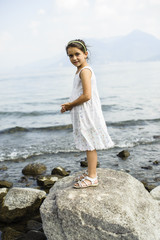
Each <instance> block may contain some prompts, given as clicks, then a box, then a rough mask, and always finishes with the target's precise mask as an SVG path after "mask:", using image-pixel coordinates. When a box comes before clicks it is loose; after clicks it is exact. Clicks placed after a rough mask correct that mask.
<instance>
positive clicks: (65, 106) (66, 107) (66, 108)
mask: <svg viewBox="0 0 160 240" xmlns="http://www.w3.org/2000/svg"><path fill="white" fill-rule="evenodd" d="M61 107H62V108H61V113H63V112H66V111H69V110H72V106H71V103H69V102H68V103H64V104H62V105H61Z"/></svg>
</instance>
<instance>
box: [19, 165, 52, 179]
mask: <svg viewBox="0 0 160 240" xmlns="http://www.w3.org/2000/svg"><path fill="white" fill-rule="evenodd" d="M46 169H47V168H46V166H45V165H44V164H42V163H31V164H28V165H27V166H25V167H24V168H23V170H22V173H23V174H24V175H30V176H37V175H40V174H43V173H44V172H45V171H46Z"/></svg>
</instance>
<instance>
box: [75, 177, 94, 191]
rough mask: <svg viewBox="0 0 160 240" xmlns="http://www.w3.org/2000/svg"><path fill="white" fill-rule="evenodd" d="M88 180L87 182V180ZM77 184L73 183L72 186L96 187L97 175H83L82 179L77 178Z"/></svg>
mask: <svg viewBox="0 0 160 240" xmlns="http://www.w3.org/2000/svg"><path fill="white" fill-rule="evenodd" d="M86 180H88V181H89V182H87V181H86ZM76 184H77V185H74V186H73V187H74V188H77V189H80V188H88V187H97V186H98V177H95V178H90V177H88V176H86V177H84V178H83V179H82V180H79V181H78V182H77V183H76Z"/></svg>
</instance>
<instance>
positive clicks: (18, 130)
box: [0, 124, 72, 134]
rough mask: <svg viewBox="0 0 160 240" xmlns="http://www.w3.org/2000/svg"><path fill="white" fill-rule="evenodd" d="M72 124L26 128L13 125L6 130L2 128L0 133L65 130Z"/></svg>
mask: <svg viewBox="0 0 160 240" xmlns="http://www.w3.org/2000/svg"><path fill="white" fill-rule="evenodd" d="M71 128H72V125H71V124H68V125H59V126H50V127H40V128H24V127H19V126H16V127H13V128H8V129H5V130H1V131H0V134H13V133H17V132H22V133H23V132H38V131H56V130H65V129H71Z"/></svg>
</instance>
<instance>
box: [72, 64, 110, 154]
mask: <svg viewBox="0 0 160 240" xmlns="http://www.w3.org/2000/svg"><path fill="white" fill-rule="evenodd" d="M85 68H87V69H90V71H91V72H92V76H91V99H90V100H88V101H87V102H84V103H82V104H80V105H78V106H75V107H73V108H72V110H71V120H72V125H73V135H74V141H75V144H76V148H77V149H79V150H81V151H87V150H88V151H93V150H95V149H96V150H102V149H107V148H111V147H113V146H114V143H113V142H112V140H111V138H110V136H109V134H108V131H107V126H106V123H105V120H104V117H103V113H102V109H101V103H100V99H99V95H98V91H97V85H96V78H95V75H94V72H93V70H92V68H91V67H89V66H85V67H83V68H82V69H81V70H80V71H79V72H78V73H77V74H75V78H74V82H73V89H72V93H71V97H70V102H72V101H74V100H76V99H77V98H78V97H79V96H80V95H82V94H83V88H82V81H81V79H80V72H81V71H82V70H83V69H85Z"/></svg>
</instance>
